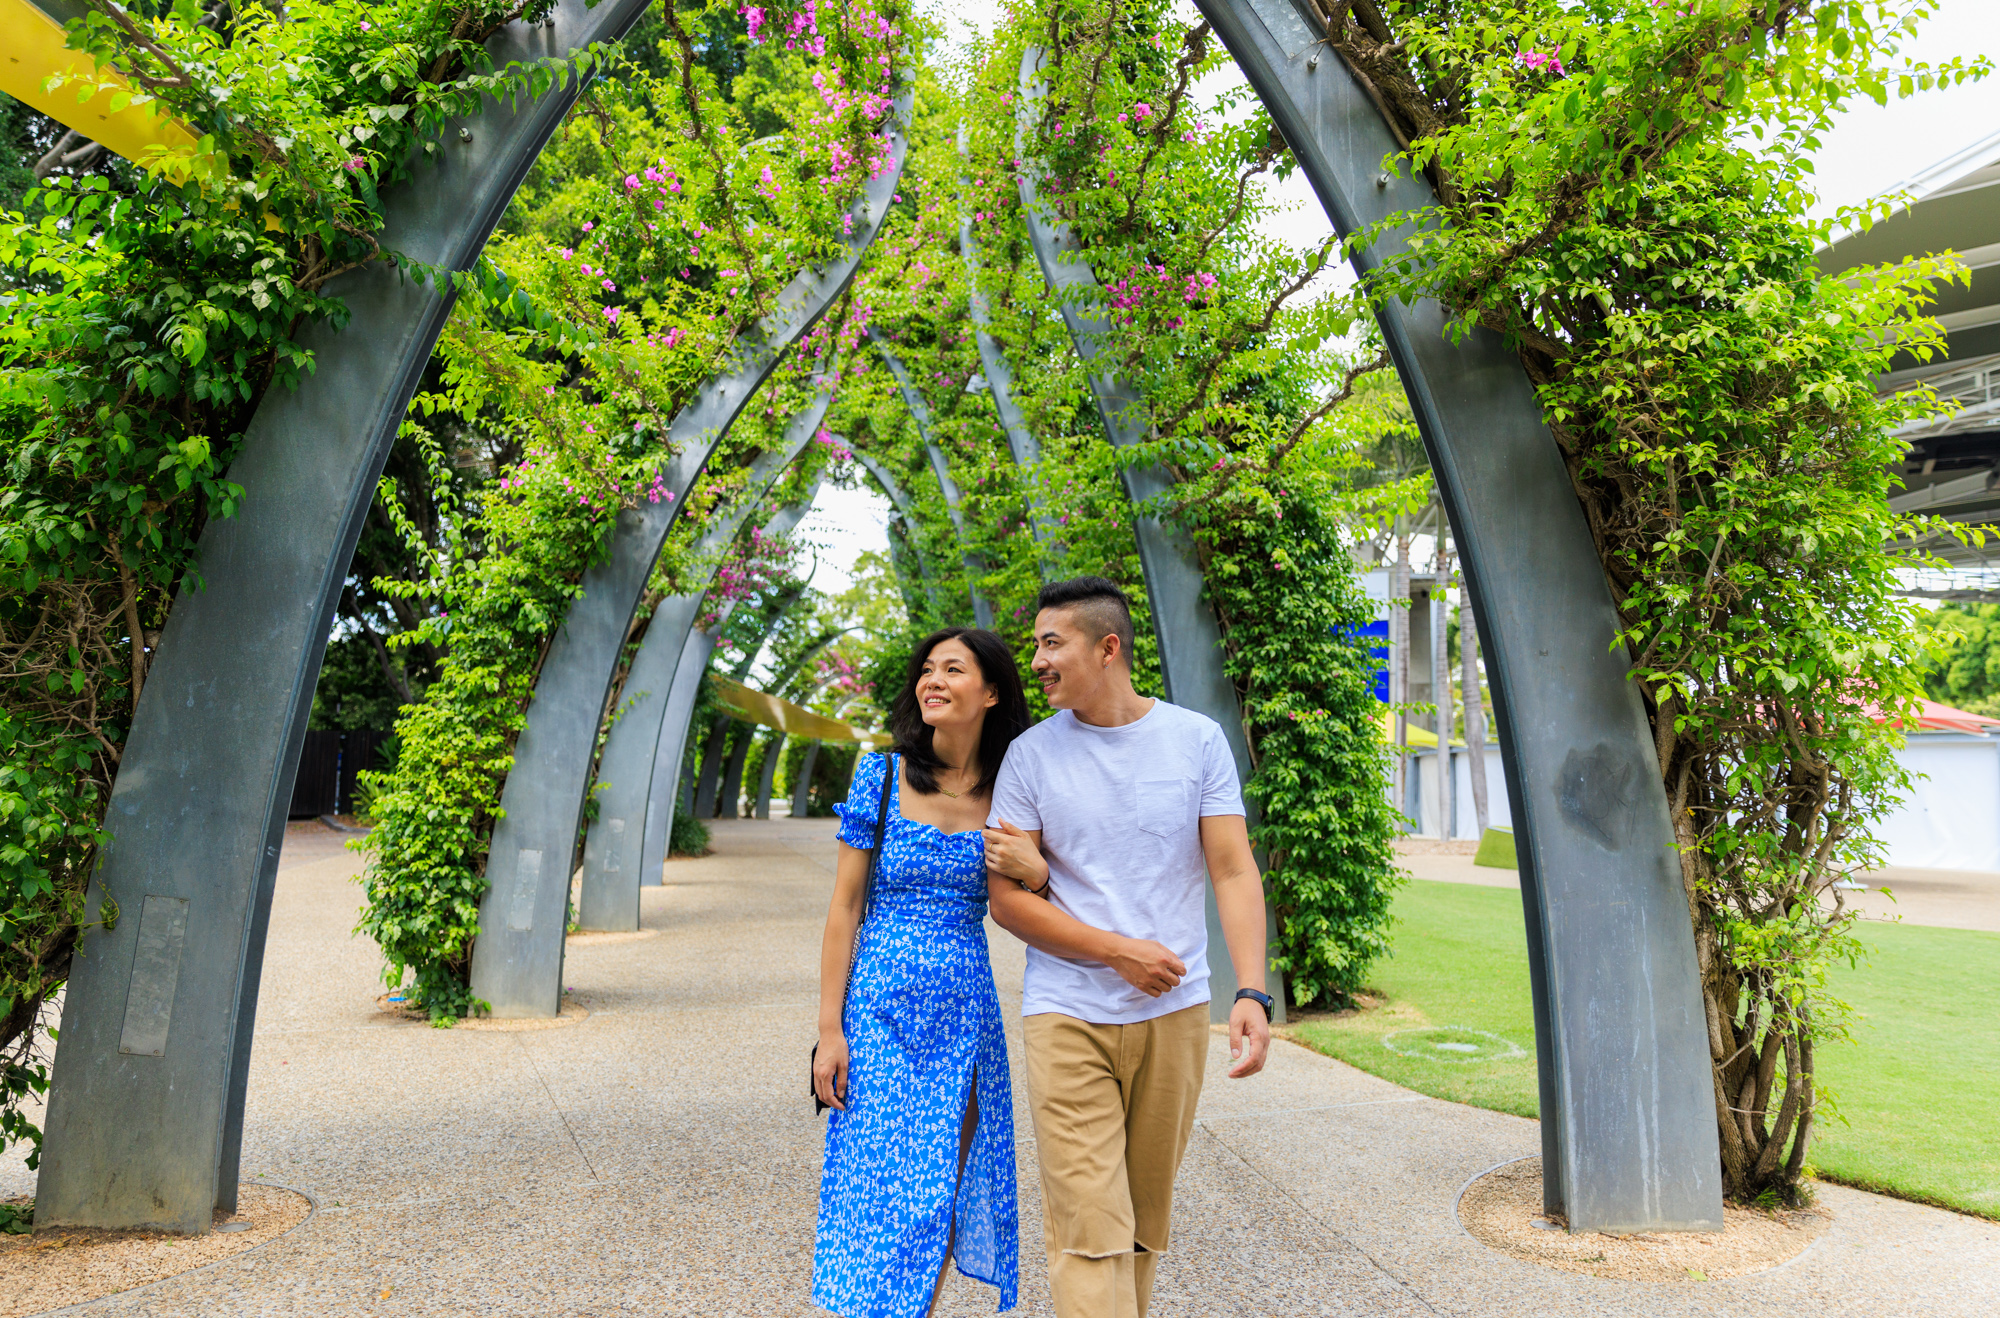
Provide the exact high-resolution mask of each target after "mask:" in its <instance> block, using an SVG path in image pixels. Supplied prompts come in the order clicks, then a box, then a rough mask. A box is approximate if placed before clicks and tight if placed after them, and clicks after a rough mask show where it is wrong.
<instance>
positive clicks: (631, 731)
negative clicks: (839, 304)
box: [577, 386, 833, 930]
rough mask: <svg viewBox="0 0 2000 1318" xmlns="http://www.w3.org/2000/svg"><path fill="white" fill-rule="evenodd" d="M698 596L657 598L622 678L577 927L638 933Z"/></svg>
mask: <svg viewBox="0 0 2000 1318" xmlns="http://www.w3.org/2000/svg"><path fill="white" fill-rule="evenodd" d="M832 402H833V391H832V389H831V388H830V387H824V386H823V387H821V388H819V389H817V390H815V391H814V393H813V396H812V399H811V401H810V402H808V403H807V404H806V406H805V407H804V408H803V409H802V410H801V411H800V412H799V414H798V415H797V416H795V417H793V418H792V421H791V424H790V425H788V426H787V427H786V428H785V437H784V440H783V442H781V443H780V444H779V445H778V446H777V447H776V448H773V449H769V450H767V451H765V452H764V453H761V454H759V455H758V457H757V459H756V461H754V462H752V463H751V464H750V468H749V473H750V474H749V480H748V483H747V484H746V486H745V488H744V489H743V490H742V492H741V493H739V494H738V495H737V497H736V500H735V502H734V503H733V504H732V505H730V506H729V507H728V508H726V509H724V510H723V511H722V512H721V513H720V514H719V515H717V516H715V517H713V518H712V519H711V520H710V522H709V524H708V525H707V526H705V527H704V528H703V529H702V533H701V535H700V537H699V538H698V539H697V540H696V541H695V544H694V551H695V553H697V554H700V555H704V556H705V555H710V554H720V553H722V552H723V551H724V550H726V549H727V548H728V547H729V545H730V544H731V542H733V541H734V540H735V539H736V533H737V532H738V531H739V530H741V529H742V527H743V523H744V522H745V521H747V520H748V519H749V518H750V515H751V514H752V513H754V512H756V511H757V508H758V506H759V504H760V503H761V502H762V500H763V498H764V495H765V494H766V493H767V492H768V491H769V490H770V488H771V486H772V485H774V484H775V483H777V481H778V479H779V478H780V477H782V476H783V475H784V473H785V470H786V468H788V467H790V466H791V465H792V461H793V459H795V458H797V457H798V455H799V454H800V453H801V452H803V451H804V449H805V447H806V445H807V444H809V443H811V442H812V437H813V432H814V431H815V430H817V429H818V428H819V423H820V421H821V420H822V419H824V418H825V416H826V409H827V407H828V405H829V404H831V403H832ZM712 579H713V574H711V580H712ZM706 594H707V591H706V588H705V586H704V589H703V590H701V591H697V592H693V593H691V594H686V595H676V596H671V597H669V598H667V599H664V600H661V601H660V603H659V605H658V606H657V607H656V608H655V609H654V610H653V616H652V619H651V621H650V622H648V624H647V626H646V635H645V639H643V640H642V641H640V642H639V651H638V653H637V654H635V655H633V657H632V666H631V667H630V668H629V669H628V670H627V671H626V674H625V685H624V687H623V690H622V693H621V695H622V698H621V700H620V708H619V710H618V713H617V715H616V716H615V717H614V718H613V719H612V722H611V731H610V733H609V734H608V735H607V736H606V737H605V740H604V750H603V752H602V753H601V754H600V755H599V756H598V762H597V781H596V790H597V818H596V819H594V820H592V821H591V824H590V831H589V833H588V834H587V835H586V837H585V841H584V844H583V887H582V891H581V893H580V895H579V897H578V901H577V924H578V926H579V927H581V928H584V929H592V930H630V929H637V928H638V927H639V888H640V886H641V885H642V884H644V883H645V882H646V879H647V877H648V874H647V871H646V869H645V867H644V864H643V861H642V857H643V855H644V852H645V832H646V818H645V815H646V809H647V805H648V801H649V799H650V797H651V788H652V782H653V759H654V756H655V755H656V754H657V752H658V750H659V740H660V734H661V730H662V729H663V728H664V727H665V726H666V713H667V706H668V703H669V698H670V696H671V694H672V688H673V684H674V668H673V665H674V663H675V662H676V661H678V660H679V658H680V654H681V647H682V646H683V644H685V642H686V640H687V633H688V630H689V629H690V628H692V627H693V626H694V620H695V617H696V615H697V614H698V613H699V612H700V609H701V601H702V599H703V597H704V596H705V595H706ZM669 822H671V821H669ZM650 877H651V878H652V881H653V882H654V883H655V884H657V883H658V882H659V873H658V871H657V870H656V871H653V872H652V874H651V875H650Z"/></svg>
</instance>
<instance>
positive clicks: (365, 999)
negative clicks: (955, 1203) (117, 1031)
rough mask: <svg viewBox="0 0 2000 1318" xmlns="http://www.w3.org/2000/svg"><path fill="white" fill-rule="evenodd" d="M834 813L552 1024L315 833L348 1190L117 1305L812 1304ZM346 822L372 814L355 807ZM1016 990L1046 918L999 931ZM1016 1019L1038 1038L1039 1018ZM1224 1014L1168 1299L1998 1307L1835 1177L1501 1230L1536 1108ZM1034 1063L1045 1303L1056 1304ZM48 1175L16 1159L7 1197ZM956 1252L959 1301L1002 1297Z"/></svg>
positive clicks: (1953, 1235)
mask: <svg viewBox="0 0 2000 1318" xmlns="http://www.w3.org/2000/svg"><path fill="white" fill-rule="evenodd" d="M832 833H833V825H832V821H828V820H798V821H793V820H772V821H769V822H757V821H735V822H723V823H719V824H718V825H717V826H716V828H715V830H714V838H715V842H714V845H715V854H714V855H712V856H709V857H706V858H703V859H699V860H675V861H671V862H669V863H668V865H667V868H666V885H665V886H664V887H661V888H649V889H646V890H645V893H644V898H643V902H644V906H643V921H644V924H645V925H646V927H647V928H648V929H652V930H657V931H658V933H657V935H656V936H654V937H650V938H645V939H639V940H633V941H626V942H616V943H597V944H592V945H585V944H581V943H579V944H577V945H573V946H572V947H571V949H570V951H569V954H568V958H567V964H566V966H565V971H564V979H565V982H566V984H568V985H569V986H570V987H571V988H572V989H573V993H572V996H573V997H574V998H575V999H576V1000H578V1001H579V1002H581V1003H582V1004H583V1005H585V1006H586V1007H588V1008H589V1009H590V1013H591V1014H590V1016H589V1018H588V1019H586V1020H584V1021H582V1022H581V1023H580V1024H577V1025H574V1026H567V1027H561V1028H555V1029H547V1030H540V1031H533V1032H522V1033H498V1032H485V1031H480V1032H475V1031H470V1030H433V1029H430V1028H428V1027H425V1026H422V1025H413V1024H407V1023H398V1022H393V1021H390V1020H388V1019H386V1018H384V1017H383V1016H382V1015H381V1014H379V1013H378V1012H376V1010H375V1007H374V1001H373V999H374V996H375V994H376V993H378V992H379V991H380V988H379V982H378V979H377V967H378V959H377V956H376V954H375V951H374V948H373V947H372V945H370V944H368V943H367V942H366V941H364V940H360V939H356V938H353V937H351V936H350V933H349V931H350V930H351V929H352V928H353V926H354V923H355V916H356V909H357V906H358V900H359V889H358V888H357V887H356V885H355V884H354V883H353V881H352V876H353V874H354V872H355V870H356V868H357V865H358V858H356V857H354V856H352V855H351V854H349V853H345V852H342V851H339V850H338V849H337V844H335V840H334V839H332V838H326V839H320V838H316V837H306V838H301V839H300V842H301V843H303V844H304V845H302V846H301V847H300V849H299V853H298V855H297V856H296V857H294V855H293V853H292V851H291V850H290V846H291V844H290V843H288V852H287V858H286V864H285V865H284V866H283V867H282V869H281V871H280V877H279V884H278V895H277V901H276V905H275V907H274V910H273V914H272V926H271V944H270V951H269V953H268V955H267V958H266V966H267V967H268V970H267V982H266V984H265V985H264V990H263V997H262V1001H263V1006H262V1009H261V1013H260V1017H259V1020H258V1030H257V1044H256V1053H255V1057H254V1059H253V1069H252V1077H251V1085H250V1098H249V1103H250V1111H249V1120H248V1122H247V1131H246V1139H245V1150H244V1174H245V1177H246V1179H254V1178H256V1177H259V1176H262V1177H265V1178H267V1179H269V1180H272V1181H277V1182H281V1183H283V1184H286V1185H291V1186H294V1187H297V1188H299V1189H303V1190H306V1191H308V1192H310V1193H311V1194H313V1195H314V1196H316V1198H317V1199H318V1202H319V1211H318V1213H317V1215H316V1216H315V1217H313V1218H312V1219H310V1220H309V1221H307V1222H306V1223H305V1224H303V1225H302V1226H300V1227H299V1228H298V1229H296V1230H294V1231H293V1232H291V1233H290V1234H289V1235H286V1236H283V1237H281V1238H279V1239H277V1240H275V1241H273V1242H272V1243H271V1244H269V1245H267V1246H264V1247H263V1248H261V1249H258V1250H255V1251H252V1252H250V1253H246V1254H243V1255H240V1256H237V1257H236V1258H234V1259H232V1260H230V1261H228V1262H227V1263H225V1264H222V1265H220V1266H217V1267H214V1268H211V1269H207V1270H204V1271H201V1272H197V1273H189V1274H186V1275H183V1276H181V1277H177V1278H172V1279H169V1280H167V1281H165V1282H162V1283H158V1284H156V1285H154V1286H151V1287H148V1288H146V1289H144V1290H142V1291H135V1292H129V1293H127V1294H125V1295H122V1296H111V1297H106V1298H105V1299H103V1300H100V1301H97V1302H95V1303H94V1304H92V1305H90V1306H89V1307H88V1309H87V1312H90V1313H104V1314H147V1315H159V1316H161V1318H167V1316H179V1315H187V1316H188V1318H194V1316H195V1315H202V1316H203V1318H213V1316H216V1315H238V1314H241V1315H265V1314H269V1315H323V1314H342V1315H362V1314H366V1315H375V1314H380V1315H392V1314H394V1315H404V1314H412V1315H417V1314H420V1315H475V1314H476V1315H487V1314H491V1315H537V1316H538V1318H539V1316H540V1315H549V1314H560V1315H613V1314H645V1315H666V1314H674V1315H680V1314H687V1315H703V1316H704V1318H708V1316H715V1318H723V1316H726V1315H746V1316H749V1315H756V1316H757V1318H764V1316H766V1315H781V1316H783V1315H800V1316H803V1315H809V1314H814V1313H817V1312H819V1311H818V1310H815V1309H814V1308H813V1307H812V1305H811V1303H810V1300H809V1292H810V1284H811V1283H810V1272H811V1252H812V1231H813V1217H814V1211H815V1207H816V1197H817V1190H818V1172H819V1161H820V1140H821V1131H822V1129H823V1127H822V1126H821V1124H820V1122H819V1121H817V1120H816V1119H815V1118H814V1117H813V1116H812V1108H811V1104H810V1102H809V1101H808V1100H807V1099H806V1098H805V1087H806V1086H805V1074H806V1053H807V1049H808V1047H809V1046H810V1043H811V1040H812V1031H813V1020H814V1016H815V1009H814V1000H815V995H816V986H815V965H816V961H815V957H816V952H817V946H818V936H819V929H820V920H821V917H822V915H823V913H824V907H825V902H826V897H827V885H828V881H829V879H830V876H831V872H832V862H833V853H834V844H833V841H832ZM343 840H344V839H343ZM992 935H993V946H994V960H995V969H996V974H997V977H998V979H999V982H1000V987H1001V996H1002V1001H1003V1003H1006V1002H1008V1001H1009V1000H1012V1001H1014V1002H1018V1001H1019V991H1020V976H1021V966H1022V950H1021V947H1020V945H1019V944H1018V943H1016V942H1015V941H1014V940H1013V939H1012V938H1011V937H1010V936H1008V935H1006V934H1003V933H1000V932H999V931H998V930H993V931H992ZM1009 1046H1010V1049H1011V1050H1012V1056H1013V1057H1015V1058H1016V1059H1018V1057H1019V1048H1020V1038H1019V1031H1018V1026H1016V1027H1014V1028H1012V1029H1010V1034H1009ZM1226 1057H1227V1049H1226V1046H1225V1044H1224V1042H1223V1040H1222V1039H1221V1038H1220V1037H1219V1036H1218V1037H1217V1038H1216V1040H1215V1043H1214V1047H1213V1049H1212V1051H1211V1055H1210V1072H1209V1077H1210V1078H1209V1081H1208V1085H1207V1089H1206V1092H1205V1094H1204V1096H1203V1102H1202V1108H1201V1116H1200V1119H1199V1121H1198V1124H1197V1127H1196V1133H1195V1136H1194V1139H1193V1142H1192V1144H1191V1145H1190V1148H1189V1151H1188V1156H1187V1161H1186V1163H1185V1164H1184V1167H1183V1170H1182V1173H1181V1178H1180V1185H1179V1200H1178V1208H1177V1213H1176V1230H1175V1240H1174V1247H1173V1249H1172V1251H1171V1252H1170V1254H1169V1255H1168V1256H1167V1258H1166V1259H1165V1260H1163V1262H1162V1266H1161V1270H1160V1279H1159V1286H1158V1290H1157V1292H1156V1295H1155V1303H1154V1306H1153V1312H1154V1314H1155V1315H1157V1316H1158V1318H1197V1316H1201V1318H1206V1316H1208V1315H1217V1316H1220V1315H1230V1316H1232V1318H1233V1316H1234V1315H1305V1314H1354V1315H1398V1316H1400V1315H1424V1314H1453V1315H1458V1314H1464V1315H1516V1314H1518V1315H1530V1316H1532V1318H1554V1316H1555V1315H1571V1314H1574V1315H1627V1314H1629V1315H1634V1316H1635V1318H1639V1316H1643V1318H1678V1316H1680V1315H1708V1314H1715V1315H1723V1314H1727V1315H1731V1318H1735V1316H1736V1315H1763V1314H1770V1315H1785V1316H1786V1318H1793V1316H1795V1315H1797V1314H1799V1313H1811V1314H1814V1315H1857V1316H1858V1315H1869V1316H1870V1318H1874V1316H1876V1315H1901V1314H1923V1315H1959V1314H1964V1315H1974V1314H1991V1313H1993V1312H1994V1310H1995V1306H1994V1302H1993V1297H1994V1296H1995V1295H2000V1225H1996V1224H1993V1223H1989V1222H1983V1221H1979V1220H1977V1219H1972V1218H1966V1217H1961V1216H1958V1215H1955V1214H1952V1213H1948V1212H1943V1211H1940V1210H1937V1209H1931V1208H1924V1207H1920V1206H1917V1205H1913V1204H1905V1203H1900V1202H1897V1201H1894V1200H1889V1199H1882V1198H1878V1197H1876V1196H1873V1195H1868V1194H1863V1193H1860V1192H1858V1191H1852V1190H1845V1189H1841V1188H1839V1187H1827V1188H1826V1189H1825V1190H1824V1191H1823V1193H1824V1195H1825V1199H1826V1202H1827V1203H1828V1204H1830V1206H1831V1207H1832V1208H1833V1210H1834V1212H1835V1214H1836V1221H1835V1225H1834V1226H1833V1227H1832V1228H1831V1229H1830V1230H1829V1231H1828V1233H1827V1234H1826V1235H1825V1236H1823V1237H1822V1238H1821V1239H1820V1241H1819V1242H1818V1243H1816V1244H1815V1245H1814V1246H1813V1247H1812V1248H1810V1249H1809V1250H1807V1251H1806V1253H1805V1254H1803V1255H1801V1256H1800V1257H1799V1258H1798V1259H1796V1260H1794V1261H1793V1262H1792V1263H1790V1264H1788V1265H1786V1266H1785V1267H1783V1268H1780V1269H1777V1270H1775V1271H1772V1272H1768V1273H1764V1274H1760V1275H1758V1276H1754V1277H1748V1278H1741V1279H1737V1280H1734V1281H1723V1282H1710V1283H1693V1282H1690V1283H1688V1284H1686V1285H1673V1286H1666V1285H1658V1284H1647V1283H1630V1282H1615V1281H1604V1280H1598V1279H1593V1278H1588V1277H1577V1276H1573V1275H1570V1274H1567V1273H1560V1272H1554V1271H1551V1270H1547V1269H1543V1268H1539V1267H1537V1266H1535V1265H1533V1264H1528V1263H1524V1262H1520V1261H1517V1260H1514V1259H1512V1258H1509V1257H1507V1256H1505V1255H1501V1254H1499V1253H1496V1252H1495V1251H1492V1250H1490V1249H1487V1248H1486V1247H1485V1246H1483V1245H1480V1244H1478V1243H1477V1242H1476V1241H1474V1240H1473V1239H1472V1238H1471V1237H1470V1236H1468V1235H1466V1234H1465V1232H1464V1231H1463V1230H1462V1229H1461V1228H1460V1227H1459V1225H1458V1220H1457V1217H1456V1214H1455V1212H1454V1204H1455V1202H1456V1199H1457V1196H1458V1193H1459V1191H1460V1189H1461V1188H1462V1187H1463V1186H1464V1185H1465V1184H1466V1183H1467V1182H1468V1181H1469V1180H1470V1179H1472V1178H1473V1177H1475V1176H1477V1175H1479V1174H1480V1173H1482V1172H1484V1171H1486V1170H1487V1169H1489V1168H1491V1167H1493V1166H1495V1165H1497V1164H1500V1163H1503V1162H1507V1161H1510V1160H1512V1159H1515V1158H1520V1157H1524V1156H1528V1155H1531V1154H1533V1153H1535V1152H1537V1151H1538V1134H1537V1129H1536V1125H1535V1123H1534V1122H1531V1121H1524V1120H1521V1119H1519V1118H1516V1117H1510V1116H1505V1115H1502V1114H1499V1113H1493V1112H1485V1111H1481V1110H1479V1109H1476V1108H1469V1107H1461V1106H1457V1105H1455V1104H1451V1103H1445V1102H1441V1101H1437V1100H1433V1099H1429V1098H1424V1097H1421V1096H1418V1095H1415V1094H1412V1093H1410V1092H1409V1091H1407V1090H1403V1089H1400V1088H1398V1087H1397V1086H1395V1085H1392V1084H1390V1083H1388V1082H1387V1081H1384V1080H1380V1079H1377V1078H1375V1077H1373V1076H1369V1075H1366V1074H1364V1073H1362V1072H1359V1071H1356V1070H1354V1069H1352V1068H1350V1067H1347V1066H1344V1065H1342V1064H1341V1063H1339V1062H1335V1061H1333V1060H1331V1059H1329V1058H1325V1057H1321V1056H1319V1055H1317V1054H1314V1053H1311V1052H1309V1051H1307V1050H1305V1049H1303V1048H1299V1047H1296V1046H1293V1045H1291V1044H1286V1043H1279V1044H1276V1045H1274V1053H1273V1057H1272V1062H1271V1065H1270V1067H1269V1068H1268V1070H1267V1071H1266V1072H1265V1074H1264V1075H1262V1076H1259V1077H1256V1078H1253V1079H1251V1080H1248V1081H1230V1080H1228V1079H1226V1078H1225V1077H1224V1076H1223V1074H1222V1072H1223V1069H1224V1064H1225V1059H1226ZM1018 1074H1019V1069H1018V1066H1017V1067H1016V1076H1017V1080H1016V1109H1017V1110H1016V1124H1017V1128H1018V1130H1019V1131H1020V1132H1021V1135H1022V1141H1021V1145H1020V1148H1019V1162H1020V1187H1021V1207H1022V1212H1023V1231H1022V1236H1023V1240H1024V1245H1025V1248H1024V1253H1023V1258H1022V1281H1023V1288H1022V1290H1023V1303H1022V1307H1021V1309H1020V1310H1019V1312H1021V1313H1023V1314H1032V1315H1047V1314H1049V1313H1050V1312H1051V1310H1050V1307H1049V1304H1048V1293H1047V1286H1046V1282H1045V1274H1044V1267H1043V1263H1042V1261H1041V1258H1040V1212H1041V1204H1040V1196H1039V1192H1038V1190H1037V1187H1036V1173H1035V1162H1034V1149H1033V1142H1032V1130H1031V1127H1030V1123H1029V1121H1028V1115H1027V1112H1026V1110H1025V1107H1024V1106H1023V1105H1022V1097H1023V1096H1022V1094H1021V1092H1020V1084H1019V1080H1018ZM31 1188H32V1175H31V1174H30V1173H28V1172H27V1171H26V1169H25V1168H24V1167H22V1166H21V1164H20V1163H19V1161H18V1159H17V1158H15V1157H12V1156H10V1157H7V1158H4V1159H0V1196H4V1195H8V1194H15V1193H21V1192H24V1191H27V1190H29V1189H31ZM994 1298H995V1296H994V1292H993V1291H992V1290H991V1289H990V1288H987V1287H985V1286H983V1285H980V1284H979V1283H976V1282H970V1281H967V1280H965V1279H963V1278H959V1277H957V1276H954V1277H953V1278H952V1280H951V1282H950V1283H949V1285H948V1287H947V1293H946V1297H945V1300H944V1303H943V1305H942V1306H941V1307H940V1312H941V1313H943V1314H949V1315H960V1316H963V1315H972V1314H985V1313H990V1312H992V1311H993V1304H994Z"/></svg>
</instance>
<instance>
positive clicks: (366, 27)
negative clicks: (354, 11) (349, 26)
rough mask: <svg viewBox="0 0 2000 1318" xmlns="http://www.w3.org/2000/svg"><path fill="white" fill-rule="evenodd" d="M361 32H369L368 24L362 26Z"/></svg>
mask: <svg viewBox="0 0 2000 1318" xmlns="http://www.w3.org/2000/svg"><path fill="white" fill-rule="evenodd" d="M361 30H362V31H363V32H366V31H368V25H367V24H366V23H363V24H362V25H361Z"/></svg>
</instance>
